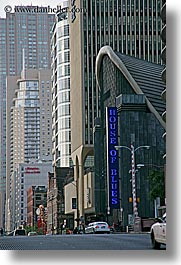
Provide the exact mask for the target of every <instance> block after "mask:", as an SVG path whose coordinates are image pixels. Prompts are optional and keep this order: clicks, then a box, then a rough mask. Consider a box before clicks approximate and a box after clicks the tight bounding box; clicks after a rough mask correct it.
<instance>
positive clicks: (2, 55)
mask: <svg viewBox="0 0 181 265" xmlns="http://www.w3.org/2000/svg"><path fill="white" fill-rule="evenodd" d="M5 62H6V20H5V19H0V227H3V226H4V218H5V216H4V214H5V212H4V204H5V191H6V64H5Z"/></svg>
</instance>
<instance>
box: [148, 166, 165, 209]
mask: <svg viewBox="0 0 181 265" xmlns="http://www.w3.org/2000/svg"><path fill="white" fill-rule="evenodd" d="M148 180H149V183H150V192H149V194H150V198H151V199H153V200H155V199H156V197H160V202H161V204H164V202H165V175H164V171H163V170H151V171H150V174H149V176H148Z"/></svg>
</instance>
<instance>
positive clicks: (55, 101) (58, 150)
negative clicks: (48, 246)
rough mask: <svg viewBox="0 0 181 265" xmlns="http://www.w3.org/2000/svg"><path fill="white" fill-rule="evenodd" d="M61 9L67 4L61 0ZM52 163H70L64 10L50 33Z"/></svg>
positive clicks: (67, 53)
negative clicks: (51, 34)
mask: <svg viewBox="0 0 181 265" xmlns="http://www.w3.org/2000/svg"><path fill="white" fill-rule="evenodd" d="M61 7H62V8H65V7H68V1H63V2H62V5H61ZM51 44H52V45H51V47H52V51H51V52H52V121H53V124H52V128H53V132H52V134H53V135H52V138H53V150H52V151H53V166H56V167H69V166H70V165H71V127H70V48H69V21H68V12H59V13H58V14H57V16H56V23H55V25H54V27H53V36H52V43H51Z"/></svg>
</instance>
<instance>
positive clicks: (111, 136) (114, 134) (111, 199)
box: [106, 107, 120, 209]
mask: <svg viewBox="0 0 181 265" xmlns="http://www.w3.org/2000/svg"><path fill="white" fill-rule="evenodd" d="M106 136H107V182H108V183H107V187H108V209H119V208H120V197H119V161H118V159H119V158H118V151H117V150H116V149H115V146H116V145H118V115H117V108H116V107H107V108H106Z"/></svg>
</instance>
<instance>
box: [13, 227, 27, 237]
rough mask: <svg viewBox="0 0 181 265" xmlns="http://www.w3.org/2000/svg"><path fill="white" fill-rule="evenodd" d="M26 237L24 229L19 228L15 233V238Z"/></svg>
mask: <svg viewBox="0 0 181 265" xmlns="http://www.w3.org/2000/svg"><path fill="white" fill-rule="evenodd" d="M26 235H27V233H26V230H25V229H23V228H17V229H15V230H14V232H13V236H26Z"/></svg>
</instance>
